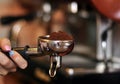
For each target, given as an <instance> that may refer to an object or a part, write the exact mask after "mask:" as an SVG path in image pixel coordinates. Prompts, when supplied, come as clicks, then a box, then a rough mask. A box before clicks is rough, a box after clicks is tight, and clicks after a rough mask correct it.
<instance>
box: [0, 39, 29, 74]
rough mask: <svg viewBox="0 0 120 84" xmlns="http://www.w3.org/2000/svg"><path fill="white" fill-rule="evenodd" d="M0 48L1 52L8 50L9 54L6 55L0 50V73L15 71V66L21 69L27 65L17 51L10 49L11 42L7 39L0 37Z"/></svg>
mask: <svg viewBox="0 0 120 84" xmlns="http://www.w3.org/2000/svg"><path fill="white" fill-rule="evenodd" d="M0 49H2V51H3V52H9V55H10V57H8V56H6V54H5V53H3V52H0V75H1V74H2V75H6V74H7V73H9V72H15V71H16V67H19V68H21V69H25V68H26V67H27V65H28V64H27V61H26V60H25V59H24V58H23V57H22V56H21V55H20V54H19V53H17V52H16V51H12V50H11V43H10V41H9V40H8V39H4V38H2V39H1V38H0ZM10 58H11V59H10Z"/></svg>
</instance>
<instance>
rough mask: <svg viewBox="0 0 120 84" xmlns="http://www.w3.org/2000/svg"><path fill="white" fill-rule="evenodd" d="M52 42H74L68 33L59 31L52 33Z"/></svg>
mask: <svg viewBox="0 0 120 84" xmlns="http://www.w3.org/2000/svg"><path fill="white" fill-rule="evenodd" d="M49 39H50V40H73V37H72V36H71V35H69V34H67V33H66V32H63V31H58V32H52V33H51V34H50V37H49Z"/></svg>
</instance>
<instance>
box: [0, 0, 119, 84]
mask: <svg viewBox="0 0 120 84" xmlns="http://www.w3.org/2000/svg"><path fill="white" fill-rule="evenodd" d="M5 1H6V2H9V0H5ZM97 1H98V3H97ZM101 1H102V0H101ZM101 1H100V0H96V2H95V0H58V1H57V0H21V1H20V2H22V3H23V6H27V7H28V8H30V10H31V12H32V13H33V15H34V16H35V18H37V21H38V22H39V24H40V25H42V27H43V30H44V29H45V30H46V32H45V33H43V34H44V35H45V34H50V33H52V32H55V31H65V32H67V33H69V34H70V35H72V36H73V38H74V41H75V45H74V49H73V51H72V52H71V53H70V54H68V55H66V56H63V57H62V67H61V68H60V69H59V70H58V71H57V74H56V76H55V77H54V78H51V77H49V74H48V71H49V65H50V64H49V57H40V58H33V59H32V60H31V62H30V64H31V66H29V67H28V68H27V69H26V70H20V71H19V73H18V74H19V75H18V76H17V75H14V73H13V75H12V76H11V75H10V77H16V80H17V79H18V80H19V82H20V81H22V82H21V83H19V82H18V83H19V84H26V83H28V84H41V83H42V84H61V83H62V84H66V83H67V84H74V83H87V82H89V83H97V84H106V83H109V84H119V83H120V56H119V55H120V51H119V50H120V39H119V33H120V32H119V30H120V29H119V27H120V24H119V20H120V19H119V17H120V13H119V15H116V16H115V15H113V16H110V15H109V14H112V12H114V11H113V10H115V8H118V11H119V10H120V6H119V5H120V4H119V3H120V1H118V0H104V1H103V2H101ZM107 1H108V2H107ZM110 1H111V2H110ZM0 3H2V4H3V3H4V1H3V0H0ZM103 3H104V4H107V3H111V4H112V3H113V4H114V5H112V6H113V9H111V11H112V12H110V11H107V8H109V7H108V6H107V5H106V7H105V8H104V5H101V6H102V7H103V8H101V7H100V6H99V5H98V4H103ZM110 6H111V5H110ZM112 6H111V8H112ZM105 9H106V10H105ZM0 10H2V9H0ZM102 10H105V11H106V12H107V13H108V14H106V12H105V11H102ZM31 12H30V13H31ZM104 12H105V13H104ZM114 16H115V17H114ZM0 17H1V16H0ZM11 20H14V19H9V21H11ZM0 21H1V22H2V20H0ZM3 22H4V20H3ZM14 23H15V24H16V20H15V22H14ZM20 23H21V21H20ZM0 24H1V23H0ZM10 26H11V25H10ZM11 27H12V29H11V30H12V31H13V33H12V34H10V35H11V36H9V38H10V39H11V41H12V42H13V46H16V42H15V41H16V39H17V37H16V35H17V34H16V33H14V32H17V33H19V29H16V28H17V27H15V28H14V26H13V25H12V26H11ZM35 27H36V26H35ZM15 29H16V30H15ZM0 31H2V30H0ZM32 31H33V30H32ZM14 34H15V35H14ZM20 36H21V35H20ZM29 39H31V38H29ZM25 40H27V39H25ZM23 41H24V40H23ZM22 43H24V42H20V44H22ZM20 46H22V45H20ZM7 78H8V80H9V75H8V76H7ZM23 78H24V79H23ZM10 80H11V79H10ZM31 80H32V82H31ZM95 80H96V81H95ZM13 81H14V80H13ZM12 84H13V83H12ZM15 84H17V83H15Z"/></svg>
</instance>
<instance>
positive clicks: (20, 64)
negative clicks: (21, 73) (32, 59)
mask: <svg viewBox="0 0 120 84" xmlns="http://www.w3.org/2000/svg"><path fill="white" fill-rule="evenodd" d="M9 54H10V57H11V59H12V60H13V61H14V62H15V63H16V64H17V66H18V67H20V68H21V69H25V68H26V67H27V65H28V64H27V61H26V60H25V59H24V58H23V57H22V56H21V55H20V54H19V53H17V52H16V51H10V52H9Z"/></svg>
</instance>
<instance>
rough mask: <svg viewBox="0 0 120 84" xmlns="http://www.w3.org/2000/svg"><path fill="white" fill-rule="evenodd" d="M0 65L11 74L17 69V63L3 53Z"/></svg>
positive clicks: (0, 56)
mask: <svg viewBox="0 0 120 84" xmlns="http://www.w3.org/2000/svg"><path fill="white" fill-rule="evenodd" d="M0 65H1V66H2V67H4V68H5V69H6V70H8V71H10V72H11V71H13V70H14V69H16V65H15V63H13V61H12V60H10V59H9V58H8V57H7V56H6V55H5V54H3V53H2V52H0Z"/></svg>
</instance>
